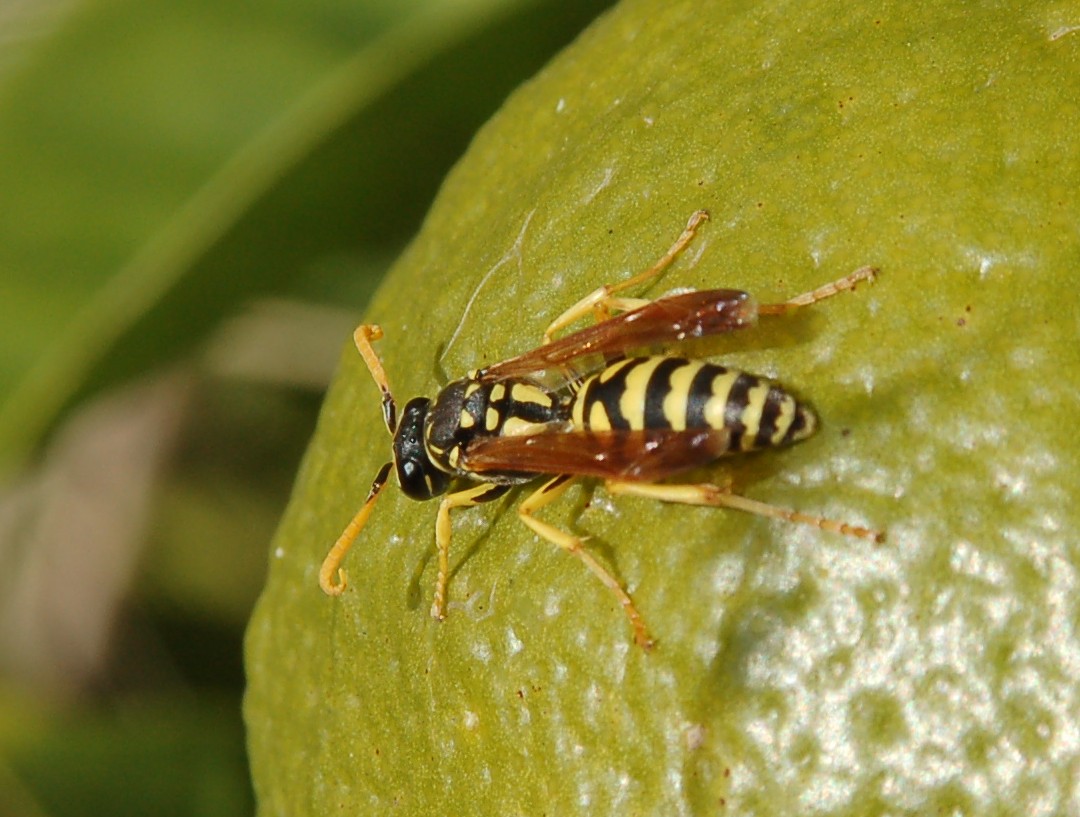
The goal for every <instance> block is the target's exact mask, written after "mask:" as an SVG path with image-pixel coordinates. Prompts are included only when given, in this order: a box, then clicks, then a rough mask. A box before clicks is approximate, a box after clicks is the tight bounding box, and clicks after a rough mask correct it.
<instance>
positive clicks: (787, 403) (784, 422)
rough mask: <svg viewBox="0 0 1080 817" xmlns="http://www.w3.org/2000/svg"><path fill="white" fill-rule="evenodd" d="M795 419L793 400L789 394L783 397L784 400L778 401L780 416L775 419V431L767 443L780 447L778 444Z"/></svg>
mask: <svg viewBox="0 0 1080 817" xmlns="http://www.w3.org/2000/svg"><path fill="white" fill-rule="evenodd" d="M794 419H795V398H794V397H792V396H791V395H789V394H785V395H784V399H783V400H781V401H780V414H779V416H777V418H776V431H774V432H773V435H772V436H771V437H770V438H769V442H770V443H772V444H773V445H780V442H781V441H782V440H783V439H784V435H785V434H787V431H788V429H789V428H791V423H792V421H793V420H794Z"/></svg>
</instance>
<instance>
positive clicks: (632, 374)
mask: <svg viewBox="0 0 1080 817" xmlns="http://www.w3.org/2000/svg"><path fill="white" fill-rule="evenodd" d="M707 219H708V213H706V212H705V211H704V210H700V211H698V212H696V213H694V215H693V216H692V217H691V218H690V221H689V223H688V224H687V226H686V229H685V230H683V232H682V234H681V235H680V236H679V238H678V240H676V242H675V243H674V244H673V245H672V246H671V248H670V249H669V250H668V251H667V252H666V253H665V254H664V255H663V256H662V257H661V258H660V260H658V261H657V262H656V263H655V264H653V266H651V267H650V268H649V269H647V270H645V271H644V272H641V273H639V274H637V275H635V276H633V277H631V278H629V279H627V280H625V281H622V282H620V283H617V284H608V285H605V286H602V287H600V288H598V289H596V290H595V291H593V292H592V293H590V294H589V295H587V296H586V297H584V298H582V299H581V300H580V301H578V302H577V303H576V304H574V305H573V306H572V307H570V308H569V309H567V310H566V311H565V312H564V313H562V315H560V316H559V317H558V318H556V320H555V321H554V322H553V323H552V324H551V325H550V326H549V327H548V328H547V331H546V332H545V333H544V336H543V343H542V344H541V345H540V346H539V347H537V348H535V349H533V350H531V351H528V352H525V353H524V354H521V355H519V356H517V357H514V358H510V359H509V360H504V361H502V362H501V363H496V364H494V365H492V366H487V367H485V368H483V369H477V370H475V371H472V372H469V373H468V374H467V375H466V376H465V377H463V378H461V379H459V380H454V381H452V382H450V383H449V384H447V385H446V386H445V387H443V389H442V390H441V391H440V392H439V393H438V395H436V397H435V399H434V401H432V400H429V399H428V398H426V397H417V398H414V399H412V400H410V401H409V402H408V403H406V405H405V408H404V410H403V411H402V413H401V416H400V418H399V417H398V411H397V404H396V403H395V401H394V398H393V396H392V395H391V392H390V386H389V382H388V381H387V378H386V373H385V372H384V371H383V367H382V362H381V361H380V359H379V356H378V354H377V353H376V352H375V349H374V347H373V345H372V343H373V341H377V340H379V338H381V337H382V330H381V329H380V328H379V327H378V326H374V325H362V326H360V327H358V328H357V329H356V332H355V333H354V336H353V337H354V340H355V342H356V347H357V349H358V350H359V352H360V354H361V355H362V356H363V359H364V362H365V363H366V364H367V367H368V370H369V371H370V372H371V376H372V378H373V379H374V380H375V383H376V384H377V385H378V387H379V389H380V391H381V392H382V411H383V420H384V421H385V423H386V427H387V429H388V430H389V432H390V434H391V436H392V437H393V460H392V462H388V463H386V464H385V465H384V466H383V467H382V468H381V469H380V470H379V472H378V475H377V476H376V477H375V481H374V482H373V483H372V486H371V490H370V492H369V493H368V496H367V499H366V501H365V502H364V504H363V506H362V507H361V508H360V510H359V511H358V512H357V514H356V516H355V517H354V518H353V520H352V521H351V522H350V523H349V525H348V526H347V527H346V528H345V530H344V532H343V533H342V534H341V536H340V537H339V538H338V540H337V542H336V543H335V544H334V546H333V547H332V548H331V550H330V552H329V554H328V555H327V556H326V559H325V560H324V562H323V564H322V568H321V570H320V572H319V584H320V585H321V587H322V589H323V590H324V591H325V592H326V593H327V594H329V595H338V594H340V593H341V592H342V591H343V590H344V589H345V585H346V577H345V571H344V570H343V569H341V567H340V565H341V562H342V561H343V559H344V558H345V554H346V553H347V552H348V550H349V548H350V547H351V546H352V543H353V542H354V541H355V540H356V537H357V536H358V535H359V534H360V531H361V530H362V529H363V527H364V525H365V523H366V522H367V520H368V517H369V516H370V515H371V511H372V508H373V507H374V504H375V500H376V498H377V497H378V496H379V493H380V492H381V491H382V489H383V487H385V485H386V482H387V479H388V477H389V474H390V469H391V467H393V468H394V469H395V470H396V471H397V476H398V482H399V484H400V485H401V488H402V490H403V491H404V492H405V494H406V495H407V496H409V497H411V498H413V499H432V498H434V497H436V496H442V497H443V498H442V500H441V502H440V504H439V511H438V514H437V516H436V522H435V541H436V545H437V548H438V562H439V565H438V576H437V578H436V581H435V599H434V603H433V604H432V608H431V614H432V616H434V617H435V618H436V619H440V620H441V619H443V618H445V617H446V595H447V592H446V591H447V581H448V576H449V571H450V567H449V555H450V533H451V524H450V511H451V510H453V509H455V508H466V507H471V506H474V505H479V504H481V503H483V502H490V501H491V500H493V499H496V498H498V497H500V496H502V495H504V494H505V493H506V492H507V491H509V490H510V489H511V488H513V487H514V486H515V485H519V484H522V483H525V482H531V481H533V480H535V479H537V478H539V477H541V476H544V475H547V476H549V477H550V478H549V479H548V480H547V481H545V482H544V484H543V485H541V486H540V487H539V488H538V489H537V490H535V491H534V492H533V493H532V494H530V495H529V496H528V497H526V498H525V500H524V501H523V502H522V503H521V504H520V505H519V506H518V514H519V516H520V518H521V521H522V522H523V523H524V524H525V525H527V526H528V527H529V528H531V529H532V530H533V531H535V532H536V533H537V534H539V535H540V536H541V537H542V538H544V539H546V540H548V541H549V542H551V543H552V544H555V545H557V546H558V547H559V548H562V549H563V550H565V551H567V552H569V553H572V554H574V555H575V556H576V557H577V558H578V559H580V560H581V561H582V562H583V563H584V564H585V566H586V567H588V568H589V570H591V571H592V572H593V573H594V574H595V575H596V576H597V578H599V579H600V581H601V582H603V583H604V585H605V586H606V587H607V588H608V589H609V590H610V591H611V592H612V593H614V594H615V596H616V598H618V600H619V603H620V604H621V605H622V607H623V610H624V611H625V613H626V615H627V617H628V618H629V620H630V624H631V626H632V627H633V630H634V640H635V641H636V642H637V643H638V644H639V645H641V646H642V647H644V648H646V649H648V648H650V647H651V646H652V644H653V641H652V639H651V638H650V637H649V635H648V631H647V629H646V627H645V623H644V621H643V619H642V617H641V615H640V614H639V613H638V611H637V608H636V607H635V606H634V602H633V601H632V600H631V598H630V596H629V594H628V593H627V592H626V590H624V589H623V587H622V585H621V584H620V583H619V581H618V580H617V579H616V578H615V577H614V576H613V575H612V574H611V573H610V572H609V571H608V570H607V568H605V567H604V566H603V565H601V564H600V563H599V562H598V561H596V559H595V558H593V556H592V555H591V554H590V553H589V551H588V550H587V549H585V548H584V547H583V545H582V542H581V540H580V539H579V538H578V537H577V536H574V535H572V534H570V533H567V532H565V531H563V530H560V529H558V528H556V527H554V526H553V525H550V524H548V523H547V522H544V521H542V520H541V519H538V518H537V516H536V514H537V512H538V511H540V510H541V509H543V508H544V507H545V506H546V505H548V504H549V503H551V502H552V501H553V500H555V499H556V498H558V497H559V496H560V495H561V494H562V493H563V492H564V491H565V490H566V488H567V486H569V485H570V484H571V483H572V481H573V480H574V479H576V478H577V477H596V478H600V479H603V480H604V481H605V485H606V486H607V489H608V491H609V492H611V493H612V494H630V495H634V496H641V497H648V498H652V499H658V500H660V501H663V502H679V503H685V504H688V505H712V506H719V507H726V508H736V509H738V510H744V511H749V512H751V513H755V514H759V515H761V516H767V517H774V518H779V519H785V520H788V521H791V522H800V523H805V524H810V525H814V526H816V527H818V528H821V529H823V530H827V531H834V532H837V533H842V534H846V535H849V536H857V537H862V538H864V539H871V540H875V541H880V540H881V539H882V537H883V534H881V533H879V532H878V531H874V530H871V529H868V528H864V527H859V526H856V525H849V524H847V523H844V522H839V521H836V520H832V519H826V518H823V517H820V516H812V515H809V514H804V513H800V512H798V511H792V510H787V509H784V508H778V507H775V506H773V505H768V504H766V503H763V502H759V501H756V500H753V499H748V498H746V497H743V496H739V495H737V494H734V493H731V492H730V491H728V490H726V489H724V488H720V487H717V486H715V485H709V484H697V485H686V484H669V483H660V482H657V481H658V480H661V479H663V478H665V477H668V476H671V475H673V474H677V473H679V472H681V471H685V470H688V469H691V468H694V467H697V466H701V465H705V464H707V463H709V462H712V461H713V460H715V459H718V458H720V457H723V456H726V455H730V454H738V453H744V452H748V451H754V450H758V449H763V448H771V447H774V446H780V445H786V444H788V443H794V442H797V441H799V440H802V439H805V438H806V437H808V436H809V435H810V434H812V433H813V431H814V429H815V427H816V425H817V420H816V417H815V415H814V413H813V411H812V410H811V409H810V408H809V407H808V406H806V405H805V404H803V403H800V402H798V401H797V400H796V399H795V398H794V397H792V396H791V395H790V394H788V393H787V392H786V391H784V389H783V388H782V387H781V386H779V385H778V384H776V383H773V382H771V381H769V380H766V379H764V378H760V377H756V376H754V375H751V374H747V373H745V372H740V371H737V370H735V369H730V368H727V367H724V366H719V365H716V364H713V363H708V362H705V361H701V360H692V359H687V358H682V357H674V356H668V355H651V356H644V357H627V356H626V355H627V353H628V352H630V351H631V350H634V349H640V348H642V347H648V346H653V345H658V344H669V343H673V342H676V341H682V340H685V339H688V338H697V337H703V336H706V335H714V334H721V333H726V332H732V331H734V330H736V329H742V328H744V327H747V326H750V325H752V324H754V323H755V322H756V320H757V318H758V317H759V316H761V315H782V314H785V313H787V312H790V311H792V310H795V309H798V308H800V307H803V306H808V305H810V304H813V303H816V302H818V301H821V300H824V299H825V298H829V297H831V296H833V295H835V294H837V293H838V292H841V291H843V290H848V289H852V288H854V286H855V285H856V284H857V283H859V282H860V281H869V280H871V279H872V278H873V277H874V270H873V269H871V268H869V267H863V268H860V269H858V270H856V271H855V272H853V273H851V274H850V275H847V276H845V277H843V278H841V279H839V280H837V281H834V282H833V283H830V284H826V285H825V286H823V287H819V288H818V289H815V290H813V291H811V292H806V293H803V294H802V295H799V296H797V297H795V298H792V299H790V300H788V301H784V302H783V303H776V304H758V303H756V302H755V300H754V299H753V298H752V297H751V296H750V295H748V294H747V293H745V292H741V291H738V290H732V289H714V290H706V291H697V290H692V291H686V292H680V293H677V294H672V295H666V296H664V297H661V298H657V299H656V300H651V301H650V300H645V299H641V298H625V297H620V296H618V295H617V293H619V292H621V291H623V290H625V289H628V288H630V287H634V286H637V285H639V284H642V283H644V282H646V281H648V280H650V279H651V278H654V277H656V276H658V275H659V274H660V273H661V272H663V271H664V270H665V269H667V267H669V266H670V265H671V264H672V263H673V262H674V261H675V259H676V258H677V257H678V256H679V254H680V253H681V252H682V251H683V250H684V249H685V248H686V247H687V245H689V243H690V242H691V240H692V239H693V238H694V235H695V234H696V232H697V230H698V228H699V227H700V225H701V224H702V223H703V222H704V221H706V220H707ZM590 314H592V315H594V316H595V318H596V321H597V322H596V323H595V324H593V325H591V326H588V327H587V328H584V329H581V330H579V331H577V332H573V333H571V334H568V335H565V336H564V337H561V338H559V339H554V338H553V336H554V334H555V333H556V332H558V331H560V330H561V329H563V328H565V327H566V326H568V325H570V324H572V323H573V322H575V321H577V320H578V319H580V318H583V317H586V316H588V315H590ZM590 360H592V361H596V360H598V361H599V363H598V364H597V365H596V366H595V367H594V368H593V369H591V370H586V371H584V372H577V371H575V369H574V365H575V364H577V365H578V366H584V365H586V363H587V362H588V361H590ZM551 372H556V373H561V375H562V377H561V380H560V382H559V384H558V385H556V386H554V387H550V386H548V385H545V381H544V380H543V379H542V377H541V375H542V374H544V373H551ZM459 482H463V483H474V484H471V485H466V486H465V487H459V488H458V489H457V490H454V491H452V492H450V489H451V487H452V486H453V485H454V484H455V483H459ZM335 574H337V576H336V577H335ZM335 578H337V579H338V581H337V582H335Z"/></svg>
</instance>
